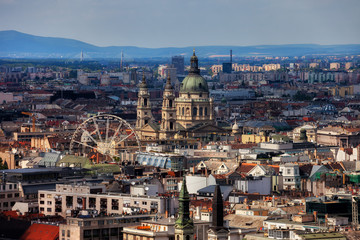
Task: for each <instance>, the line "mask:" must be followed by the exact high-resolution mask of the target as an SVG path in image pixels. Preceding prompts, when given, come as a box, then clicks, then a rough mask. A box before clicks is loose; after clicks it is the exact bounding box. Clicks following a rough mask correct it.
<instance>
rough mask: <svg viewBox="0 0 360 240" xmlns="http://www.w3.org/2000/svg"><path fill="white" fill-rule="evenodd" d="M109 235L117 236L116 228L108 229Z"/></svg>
mask: <svg viewBox="0 0 360 240" xmlns="http://www.w3.org/2000/svg"><path fill="white" fill-rule="evenodd" d="M110 235H111V236H117V235H118V229H117V228H111V229H110Z"/></svg>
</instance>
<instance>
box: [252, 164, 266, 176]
mask: <svg viewBox="0 0 360 240" xmlns="http://www.w3.org/2000/svg"><path fill="white" fill-rule="evenodd" d="M248 174H249V175H250V174H251V175H254V176H259V175H265V174H266V170H265V169H264V168H263V167H261V166H260V165H256V166H255V167H254V168H253V169H251V170H250V171H249V172H248Z"/></svg>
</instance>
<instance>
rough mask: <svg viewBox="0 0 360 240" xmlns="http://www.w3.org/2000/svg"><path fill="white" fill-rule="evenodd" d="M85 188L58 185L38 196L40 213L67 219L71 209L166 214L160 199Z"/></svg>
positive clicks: (104, 212)
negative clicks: (100, 191) (54, 188)
mask: <svg viewBox="0 0 360 240" xmlns="http://www.w3.org/2000/svg"><path fill="white" fill-rule="evenodd" d="M90 191H91V187H90V186H86V185H65V184H57V185H56V190H55V191H46V190H41V191H39V193H38V203H39V212H40V213H43V214H45V215H61V216H63V217H66V216H69V215H70V214H71V210H78V211H80V210H83V209H91V210H97V211H98V213H99V214H104V215H109V214H118V215H121V214H140V213H165V208H164V204H165V202H164V201H165V200H164V199H161V198H160V197H150V196H133V195H129V194H118V193H111V194H110V193H90Z"/></svg>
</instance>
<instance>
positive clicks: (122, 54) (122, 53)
mask: <svg viewBox="0 0 360 240" xmlns="http://www.w3.org/2000/svg"><path fill="white" fill-rule="evenodd" d="M123 57H124V52H123V51H122V50H121V58H120V72H122V69H123Z"/></svg>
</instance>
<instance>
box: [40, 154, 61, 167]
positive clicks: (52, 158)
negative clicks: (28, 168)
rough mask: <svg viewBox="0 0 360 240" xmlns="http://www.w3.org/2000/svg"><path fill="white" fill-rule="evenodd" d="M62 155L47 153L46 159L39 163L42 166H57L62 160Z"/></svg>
mask: <svg viewBox="0 0 360 240" xmlns="http://www.w3.org/2000/svg"><path fill="white" fill-rule="evenodd" d="M60 156H61V154H60V153H45V154H44V157H43V158H42V159H41V160H40V161H39V165H42V166H44V165H45V166H55V165H56V163H57V161H59V160H60Z"/></svg>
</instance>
